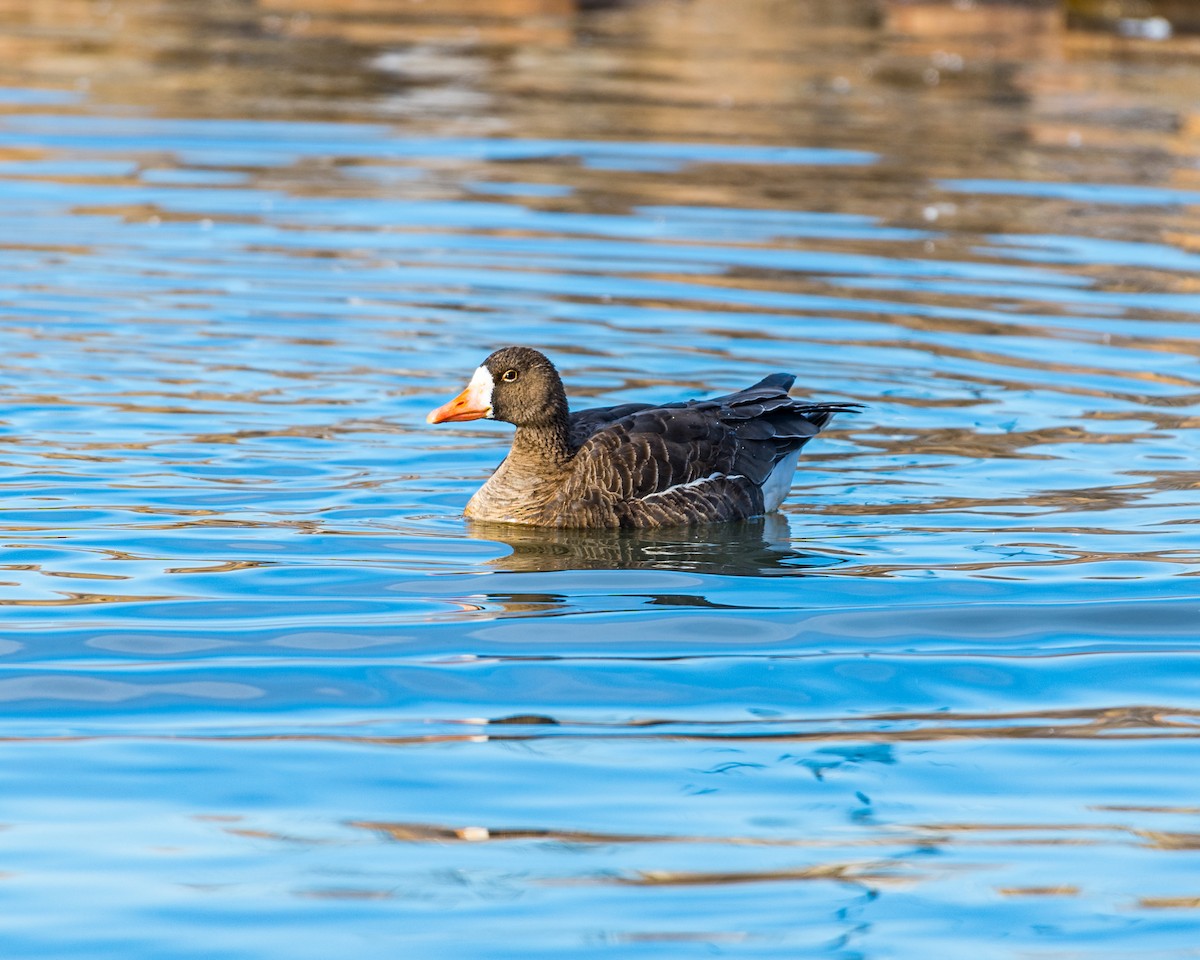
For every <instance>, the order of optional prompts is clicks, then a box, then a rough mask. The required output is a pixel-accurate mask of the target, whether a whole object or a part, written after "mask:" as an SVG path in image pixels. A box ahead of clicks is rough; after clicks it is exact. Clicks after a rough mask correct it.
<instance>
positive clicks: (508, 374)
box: [500, 370, 517, 383]
mask: <svg viewBox="0 0 1200 960" xmlns="http://www.w3.org/2000/svg"><path fill="white" fill-rule="evenodd" d="M500 379H501V380H503V381H504V382H505V383H512V382H513V381H514V380H516V379H517V371H516V370H505V371H504V372H503V373H502V374H500Z"/></svg>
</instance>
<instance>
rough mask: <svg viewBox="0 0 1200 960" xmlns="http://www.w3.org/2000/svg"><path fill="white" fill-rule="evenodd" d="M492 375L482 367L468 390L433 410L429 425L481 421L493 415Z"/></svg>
mask: <svg viewBox="0 0 1200 960" xmlns="http://www.w3.org/2000/svg"><path fill="white" fill-rule="evenodd" d="M492 386H493V381H492V375H491V374H490V373H489V372H488V369H487V367H480V368H479V369H478V370H476V371H475V376H473V377H472V378H471V382H470V383H469V384H467V389H466V390H464V391H463V392H462V393H460V394H459V395H458V396H457V397H455V398H454V399H453V400H451V401H450V402H449V403H444V404H442V405H441V406H440V407H438V408H437V409H436V410H431V411H430V413H429V415H428V416H427V417H426V418H425V420H426V422H428V423H454V422H458V421H460V420H479V419H482V418H483V417H490V416H491V415H492Z"/></svg>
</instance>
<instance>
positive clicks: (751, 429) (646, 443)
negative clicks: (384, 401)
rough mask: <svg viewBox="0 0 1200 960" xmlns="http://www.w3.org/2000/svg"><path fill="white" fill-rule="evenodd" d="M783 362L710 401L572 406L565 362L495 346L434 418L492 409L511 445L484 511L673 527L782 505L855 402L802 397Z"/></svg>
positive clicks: (540, 521) (476, 499)
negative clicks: (807, 461)
mask: <svg viewBox="0 0 1200 960" xmlns="http://www.w3.org/2000/svg"><path fill="white" fill-rule="evenodd" d="M794 379H795V378H794V377H792V376H790V375H789V374H785V373H775V374H772V375H771V376H769V377H766V378H764V379H763V380H761V381H759V382H758V383H756V384H755V385H754V386H752V387H748V388H747V389H745V390H740V391H738V392H737V393H731V394H729V395H727V396H724V397H715V398H713V399H711V400H689V401H687V402H685V403H671V404H663V405H660V406H654V405H651V404H638V403H628V404H622V405H620V406H615V407H601V408H595V409H591V410H581V411H579V412H578V413H574V414H572V413H570V412H569V411H568V408H567V397H566V392H565V391H564V390H563V385H562V381H561V379H559V376H558V371H557V370H555V369H554V365H553V364H552V363H551V362H550V361H549V360H547V359H546V357H545V356H543V355H542V354H540V353H538V351H536V350H532V349H530V348H529V347H505V348H504V349H502V350H497V351H496V352H495V353H493V354H492V355H491V356H490V357H488V358H487V359H486V360H485V361H484V362H483V365H482V366H481V367H480V368H479V369H478V370H477V371H476V372H475V376H474V377H472V379H471V383H470V385H469V386H468V387H467V389H466V390H464V391H463V392H462V393H461V394H459V396H457V397H455V398H454V399H453V400H451V401H450V402H449V403H447V404H445V405H443V406H441V407H439V408H438V409H437V410H434V411H433V412H432V413H430V414H429V417H428V420H429V422H430V423H442V422H445V421H457V420H474V419H478V418H480V417H489V418H492V419H496V420H505V421H507V422H509V423H512V424H514V425H515V426H516V428H517V432H516V435H515V436H514V438H513V445H512V450H511V451H510V452H509V454H508V456H507V457H506V458H505V459H504V462H503V463H501V464H500V466H499V467H497V468H496V472H495V473H493V474H492V477H491V479H489V480H488V482H487V483H486V484H484V485H483V487H482V488H480V490H479V491H478V492H477V493H476V494H475V496H473V497H472V498H471V500H470V502H469V503H468V504H467V507H466V510H465V513H466V515H467V516H468V517H472V518H474V519H477V520H491V521H500V522H507V523H524V524H533V525H538V526H549V527H593V528H595V527H639V528H652V527H669V526H678V525H681V524H688V523H698V522H711V521H724V520H743V519H746V518H748V517H755V516H759V515H761V514H763V513H765V512H767V511H770V510H774V509H776V508H777V507H778V506H779V504H780V503H781V502H782V500H783V498H784V497H785V496H786V494H787V490H788V488H789V487H790V485H791V477H792V472H793V470H794V469H795V463H796V458H797V457H798V456H799V453H800V448H801V447H803V446H804V444H805V443H807V442H808V441H809V440H811V439H812V438H813V437H815V436H816V435H817V434H818V433H819V432H820V430H821V428H823V427H824V426H825V425H826V424H827V423H828V422H829V420H830V418H831V417H832V416H833V414H835V413H842V412H853V411H855V410H857V409H859V405H858V404H854V403H816V404H810V403H802V402H800V401H798V400H793V399H792V398H791V397H790V396H788V390H789V389H790V388H791V385H792V382H793V380H794Z"/></svg>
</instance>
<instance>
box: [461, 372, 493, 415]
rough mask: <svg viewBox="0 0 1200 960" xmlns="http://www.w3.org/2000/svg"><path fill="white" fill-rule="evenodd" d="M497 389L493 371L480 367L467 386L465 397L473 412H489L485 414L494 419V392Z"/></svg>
mask: <svg viewBox="0 0 1200 960" xmlns="http://www.w3.org/2000/svg"><path fill="white" fill-rule="evenodd" d="M495 389H496V381H495V380H494V379H492V371H491V370H489V369H488V368H487V367H479V368H478V369H477V370H476V371H475V373H474V375H472V377H471V382H470V383H468V384H467V389H466V390H465V391H464V396H465V397H466V399H467V402H468V404H469V405H470V406H471V408H472V409H473V410H487V413H485V414H484V416H485V417H487V419H489V420H491V419H492V415H493V412H492V391H493V390H495Z"/></svg>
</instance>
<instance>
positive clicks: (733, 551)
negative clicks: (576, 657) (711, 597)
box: [467, 514, 838, 577]
mask: <svg viewBox="0 0 1200 960" xmlns="http://www.w3.org/2000/svg"><path fill="white" fill-rule="evenodd" d="M467 530H468V533H469V534H470V536H472V537H475V538H477V539H480V540H486V541H490V542H494V543H501V544H505V545H507V546H508V547H509V548H510V549H511V551H512V552H511V553H509V554H507V555H506V556H503V557H498V558H497V559H495V560H491V561H488V566H490V567H495V568H496V569H498V570H502V571H504V572H506V573H538V572H547V571H553V570H639V569H642V570H664V571H669V570H679V571H686V572H691V573H705V574H717V575H721V576H744V577H770V576H790V575H799V574H802V573H803V572H804V570H805V568H806V567H825V566H829V565H830V564H834V563H837V562H838V560H837V559H835V558H833V557H831V556H828V555H818V554H806V553H804V552H802V551H800V550H797V549H795V548H794V546H793V544H792V539H791V527H790V526H789V525H788V522H787V520H786V519H784V518H783V517H781V516H780V515H778V514H772V515H771V516H768V517H760V518H758V519H756V520H747V521H744V522H742V523H732V524H704V525H700V526H697V527H695V528H688V529H683V530H675V531H640V530H627V531H608V530H604V531H592V530H537V529H528V528H521V527H514V526H512V525H509V524H496V523H479V522H476V521H469V522H468V525H467Z"/></svg>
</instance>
